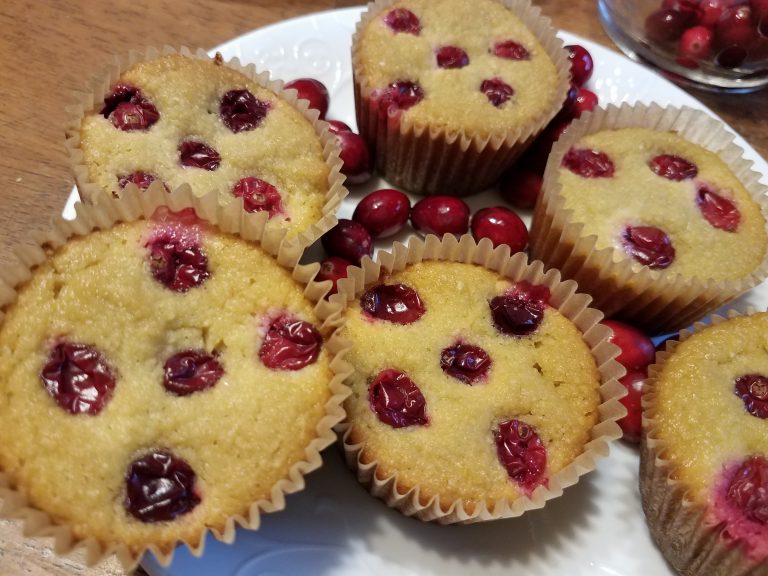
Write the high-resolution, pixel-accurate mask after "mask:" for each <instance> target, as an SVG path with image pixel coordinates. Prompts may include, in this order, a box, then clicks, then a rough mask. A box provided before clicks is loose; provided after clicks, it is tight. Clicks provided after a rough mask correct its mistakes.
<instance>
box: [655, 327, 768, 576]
mask: <svg viewBox="0 0 768 576" xmlns="http://www.w3.org/2000/svg"><path fill="white" fill-rule="evenodd" d="M766 335H768V314H766V313H760V314H753V315H751V316H736V315H735V314H734V315H732V316H731V318H730V319H729V320H725V319H723V318H721V317H715V318H714V320H713V323H712V325H711V326H704V325H698V326H697V327H696V328H695V329H694V331H693V333H692V334H691V333H690V332H688V331H686V332H684V333H683V335H682V338H681V342H680V343H677V342H672V343H671V345H669V346H668V347H667V350H666V351H665V352H664V353H660V354H659V357H658V358H657V364H656V365H654V366H652V367H651V369H650V379H649V381H648V388H647V392H646V394H645V396H644V401H643V408H644V417H643V430H644V438H643V444H642V451H641V473H640V481H641V483H640V487H641V492H642V497H643V508H644V510H645V513H646V517H647V519H648V523H649V525H650V528H651V533H652V534H653V536H654V539H655V540H656V543H657V544H658V546H659V548H660V549H661V551H662V552H663V553H664V556H665V557H666V558H667V560H668V561H669V562H670V563H671V564H672V566H674V567H675V569H676V570H678V571H679V572H680V573H681V574H687V575H691V576H694V575H702V576H704V575H706V576H746V575H749V576H761V575H763V576H764V575H765V574H768V420H766V418H768V376H767V375H768V355H767V354H766V349H767V348H768V337H767V336H766Z"/></svg>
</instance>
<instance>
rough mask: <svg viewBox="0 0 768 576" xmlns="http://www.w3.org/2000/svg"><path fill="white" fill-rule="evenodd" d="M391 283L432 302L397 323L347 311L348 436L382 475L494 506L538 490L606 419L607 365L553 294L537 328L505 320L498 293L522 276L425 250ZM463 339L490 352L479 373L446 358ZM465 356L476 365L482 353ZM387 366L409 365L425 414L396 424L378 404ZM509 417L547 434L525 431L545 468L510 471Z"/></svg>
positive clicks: (355, 307) (356, 309) (405, 368)
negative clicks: (505, 459)
mask: <svg viewBox="0 0 768 576" xmlns="http://www.w3.org/2000/svg"><path fill="white" fill-rule="evenodd" d="M384 283H385V284H386V285H388V286H392V285H397V284H402V285H405V286H407V287H409V288H411V289H412V290H414V291H415V292H416V293H417V294H418V296H419V297H420V300H421V302H422V305H423V308H424V310H425V311H424V313H423V315H421V316H420V317H419V318H418V319H417V320H415V321H413V322H411V323H408V324H397V323H394V322H388V321H386V320H381V319H378V318H372V317H371V316H370V315H369V314H368V313H367V312H366V311H365V310H363V309H362V308H361V304H360V300H356V301H355V302H354V303H353V304H352V306H351V308H350V309H349V310H348V313H347V324H346V327H345V329H344V333H345V335H346V336H347V337H348V338H349V339H350V340H351V341H352V342H353V344H354V345H353V349H352V351H351V353H350V355H349V356H347V358H348V360H349V361H350V362H351V363H352V364H353V365H354V367H355V370H356V375H355V379H356V381H355V383H354V385H353V395H352V397H351V398H350V400H349V401H348V402H347V405H346V407H347V411H348V415H349V416H348V417H349V420H350V422H351V424H352V433H351V440H352V441H353V442H355V443H356V442H364V443H365V448H364V451H363V456H362V458H363V459H364V460H365V461H372V460H375V461H377V462H378V463H379V466H380V469H381V471H382V473H383V475H380V476H379V477H381V478H383V477H384V476H386V475H390V474H393V473H397V474H398V479H399V483H400V485H401V486H403V487H411V486H420V487H421V489H422V494H423V495H424V494H426V496H427V497H429V496H433V495H440V497H441V501H446V502H451V501H453V500H456V499H459V500H463V501H464V502H465V503H472V502H475V503H477V502H480V501H487V502H488V503H489V505H490V506H492V502H493V501H494V500H497V499H502V500H508V501H509V500H513V499H515V498H517V497H519V496H520V495H522V494H530V493H531V492H532V491H533V489H535V488H536V487H537V486H538V485H540V484H546V482H547V478H549V477H550V476H551V475H553V474H555V473H556V472H558V471H559V470H561V469H562V468H563V467H565V466H567V465H568V464H570V463H571V462H572V461H573V459H574V458H575V457H576V456H578V455H579V454H581V453H582V451H583V448H584V444H585V443H586V442H587V441H588V440H589V439H590V431H591V428H592V427H593V425H594V424H595V423H596V421H597V406H598V405H599V403H600V395H599V391H598V386H599V376H598V373H597V368H596V366H595V360H594V358H593V356H592V355H591V353H590V351H589V349H588V347H587V346H586V344H585V343H584V341H583V340H582V337H581V333H580V332H579V331H578V330H577V329H576V328H575V326H574V325H573V324H572V323H571V322H570V321H569V320H568V319H566V318H565V317H564V316H562V315H561V314H560V313H558V312H557V311H556V310H555V309H554V308H551V307H548V306H547V307H545V309H544V314H543V319H542V320H541V324H540V325H539V326H538V328H537V329H536V330H535V331H534V332H533V334H531V335H528V336H521V337H518V336H513V335H509V334H503V333H501V332H499V330H498V329H497V328H496V327H495V326H494V321H493V319H492V317H491V311H490V308H489V302H490V301H491V300H493V299H494V298H495V297H498V296H502V295H505V294H507V293H509V291H510V290H513V289H515V286H513V284H512V283H511V282H510V281H509V280H507V279H504V278H502V277H500V276H498V275H497V274H496V273H494V272H491V271H488V270H486V269H484V268H481V267H479V266H474V265H469V264H460V263H447V262H422V263H420V264H416V265H412V266H410V267H408V268H407V269H405V270H404V271H402V272H399V273H396V274H393V275H391V276H389V277H387V278H386V279H385V280H384ZM517 287H518V288H520V287H521V285H519V286H517ZM523 290H524V291H525V290H527V288H524V289H523ZM534 291H535V289H534ZM363 298H365V296H364V297H363ZM457 344H463V345H471V346H473V347H477V348H479V349H481V350H482V351H484V352H485V353H486V354H487V356H488V357H489V358H490V366H489V367H488V368H487V369H486V371H485V372H484V373H483V374H482V375H481V376H480V377H479V378H477V379H476V381H474V382H472V383H468V382H466V381H462V380H460V379H459V378H457V377H455V376H454V375H452V374H451V373H449V372H448V371H446V370H445V368H443V367H442V363H443V356H444V354H445V351H446V350H447V349H450V348H453V347H455V346H456V345H457ZM476 358H477V357H475V360H476ZM468 360H469V361H468V362H466V363H465V364H466V365H467V366H471V365H475V362H474V361H473V359H471V358H470V359H468ZM457 364H458V363H457ZM386 370H397V371H402V372H404V373H405V374H407V376H408V377H409V378H410V379H411V380H412V382H413V383H414V384H415V386H416V387H417V388H418V389H419V390H420V393H421V394H422V395H423V399H424V405H425V413H424V419H423V420H422V421H421V422H418V423H415V424H414V423H411V425H406V426H402V427H394V426H392V425H391V424H389V423H387V422H385V421H384V420H382V418H381V417H380V416H379V414H378V413H377V410H378V409H379V408H381V400H380V399H379V400H372V397H371V389H372V388H371V386H372V382H373V381H374V380H376V377H377V375H379V374H381V373H382V371H386ZM392 396H393V397H394V396H396V395H395V394H392ZM377 403H378V404H377ZM405 416H407V414H406V415H405ZM510 420H517V421H519V422H521V423H524V424H525V425H526V426H527V427H528V428H527V430H529V431H533V434H530V435H528V439H529V440H530V439H531V437H532V436H535V435H538V438H540V440H541V443H542V444H543V448H542V446H541V445H539V446H538V447H534V446H533V442H531V443H530V444H528V447H527V448H525V446H524V445H525V444H526V442H525V441H523V442H521V444H520V447H521V452H518V453H516V455H517V456H520V457H522V458H523V459H525V458H527V457H531V458H533V459H535V458H536V457H539V456H541V455H543V454H545V456H546V466H545V467H542V470H540V471H539V472H540V474H538V475H531V476H528V477H527V480H526V481H525V482H523V483H522V484H521V483H519V482H516V481H513V480H512V479H511V478H510V475H509V474H508V472H507V469H506V468H505V465H504V464H502V462H501V460H500V458H499V456H498V453H497V447H498V444H497V442H496V441H495V434H496V432H498V430H499V429H500V426H501V423H503V422H509V421H510ZM520 426H521V428H522V424H521V425H520ZM518 440H519V438H518ZM512 450H513V451H514V450H515V449H514V448H513V449H512ZM535 450H536V451H537V452H536V455H535V456H531V454H532V453H533V452H534V451H535ZM525 467H526V466H525V465H524V466H522V468H525ZM527 472H529V471H524V472H522V475H523V476H525V475H526V474H527ZM521 478H522V476H521ZM528 480H530V482H529V481H528Z"/></svg>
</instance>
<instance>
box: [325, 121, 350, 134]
mask: <svg viewBox="0 0 768 576" xmlns="http://www.w3.org/2000/svg"><path fill="white" fill-rule="evenodd" d="M326 122H328V131H329V132H332V133H333V134H338V133H339V132H352V128H350V127H349V125H348V124H345V123H344V122H342V121H341V120H326Z"/></svg>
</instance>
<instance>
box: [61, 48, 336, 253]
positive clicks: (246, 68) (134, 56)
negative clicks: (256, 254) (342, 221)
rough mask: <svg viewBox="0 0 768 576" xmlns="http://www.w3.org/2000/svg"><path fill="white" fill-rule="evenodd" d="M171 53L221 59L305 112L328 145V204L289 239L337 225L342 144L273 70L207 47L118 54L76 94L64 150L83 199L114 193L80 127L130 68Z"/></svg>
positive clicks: (308, 240) (300, 240)
mask: <svg viewBox="0 0 768 576" xmlns="http://www.w3.org/2000/svg"><path fill="white" fill-rule="evenodd" d="M169 54H180V55H181V56H186V57H187V58H198V59H200V60H208V61H214V60H217V61H221V62H222V64H223V65H225V66H228V67H229V68H232V69H233V70H236V71H237V72H240V73H241V74H243V75H244V76H246V77H247V78H248V79H249V80H251V81H253V82H255V83H257V84H258V85H259V86H261V87H262V88H266V89H267V90H270V91H271V92H273V93H274V94H275V95H276V96H277V97H278V98H280V99H282V100H285V101H286V102H288V103H289V104H290V105H292V106H293V107H294V108H296V109H297V110H298V111H299V112H301V114H302V115H303V116H304V118H306V119H307V121H309V123H310V124H311V125H312V127H313V128H314V130H315V133H316V134H317V137H318V139H319V140H320V143H321V145H322V147H323V158H324V159H325V163H326V165H327V166H328V188H327V191H326V193H325V203H324V204H323V207H322V214H321V217H320V219H319V220H318V221H316V222H313V223H312V224H311V225H310V226H309V228H307V229H305V230H303V231H301V232H299V233H298V234H297V235H296V236H295V238H291V240H290V241H291V242H294V243H296V244H297V245H299V246H301V247H306V246H309V245H310V244H312V243H313V242H314V241H315V240H317V239H318V238H320V236H322V235H323V234H325V233H326V232H327V231H328V230H330V229H331V228H333V227H334V226H335V225H336V224H337V222H338V219H337V218H336V211H337V210H338V208H339V206H341V201H342V200H344V198H346V197H347V195H348V194H349V191H348V190H347V189H346V188H345V187H344V180H345V178H346V177H345V176H344V175H343V174H342V173H341V166H342V161H341V158H340V157H339V152H340V148H339V144H338V142H337V140H336V138H335V137H334V135H333V134H332V133H331V132H330V131H329V130H328V123H327V122H325V121H324V120H321V119H320V118H319V112H318V111H317V110H314V109H312V108H309V102H307V101H306V100H302V99H299V98H298V95H297V92H296V90H293V89H284V88H283V85H284V82H283V81H282V80H273V79H271V78H270V75H269V72H268V71H264V72H259V71H257V69H256V66H255V65H254V64H247V65H246V64H242V63H241V62H240V59H239V58H237V57H235V58H232V59H230V60H226V61H224V60H222V58H221V55H220V54H218V53H217V54H216V57H215V58H211V57H210V56H208V54H207V53H206V51H205V50H203V49H202V48H198V49H197V50H194V51H193V50H191V49H190V48H187V47H186V46H182V47H181V48H179V49H176V48H173V47H171V46H163V48H162V49H159V48H154V47H148V48H146V49H144V50H143V51H131V52H130V53H129V54H128V55H127V56H124V57H118V56H116V57H115V59H114V62H113V63H112V64H111V66H110V67H109V68H108V70H107V71H106V72H105V73H104V74H103V75H101V76H99V77H98V78H95V79H93V80H92V81H91V82H90V83H89V85H88V87H87V88H86V90H85V91H84V92H77V93H75V94H74V103H73V104H72V105H70V106H67V108H66V111H65V113H66V119H65V135H66V140H65V146H66V148H67V152H68V155H69V162H70V166H71V168H72V172H73V175H74V178H75V183H76V184H77V190H78V193H79V195H80V198H81V200H82V201H83V202H86V203H93V202H94V201H95V200H96V199H97V198H99V197H101V196H104V195H108V194H109V192H108V191H105V190H103V189H102V188H101V187H100V186H99V185H98V184H96V183H95V182H93V181H92V180H91V177H90V174H89V171H88V166H86V165H85V160H84V155H83V151H82V148H81V146H80V128H81V125H82V122H83V119H84V117H85V116H86V115H88V114H89V113H90V112H92V111H93V110H96V109H97V108H98V107H100V106H101V104H102V103H103V102H104V97H105V96H106V95H107V94H109V93H110V91H111V89H112V87H113V86H114V85H115V84H116V83H117V81H118V80H119V79H120V76H121V75H122V74H123V73H125V72H126V71H127V70H128V69H129V68H131V67H132V66H134V65H136V64H138V63H140V62H145V61H148V60H154V59H156V58H160V57H163V56H167V55H169ZM193 192H195V193H196V194H197V195H199V196H201V195H203V194H204V193H202V192H199V191H196V190H193ZM220 202H221V203H222V204H227V203H231V202H234V197H233V199H232V200H224V199H223V198H221V199H220ZM256 216H257V218H258V219H262V220H264V221H265V222H267V221H268V219H269V214H268V213H267V212H266V211H263V212H256Z"/></svg>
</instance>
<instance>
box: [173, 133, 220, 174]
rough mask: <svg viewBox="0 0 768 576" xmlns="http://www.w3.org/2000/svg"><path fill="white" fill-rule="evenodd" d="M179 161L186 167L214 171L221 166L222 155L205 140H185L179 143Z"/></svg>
mask: <svg viewBox="0 0 768 576" xmlns="http://www.w3.org/2000/svg"><path fill="white" fill-rule="evenodd" d="M179 161H180V162H181V165H182V166H184V167H185V168H200V169H201V170H209V171H213V170H216V169H217V168H218V167H219V164H220V163H221V156H219V153H218V152H216V150H214V149H213V148H211V147H210V146H208V145H207V144H204V143H203V142H196V141H195V140H185V141H184V142H182V143H181V144H180V145H179Z"/></svg>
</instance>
